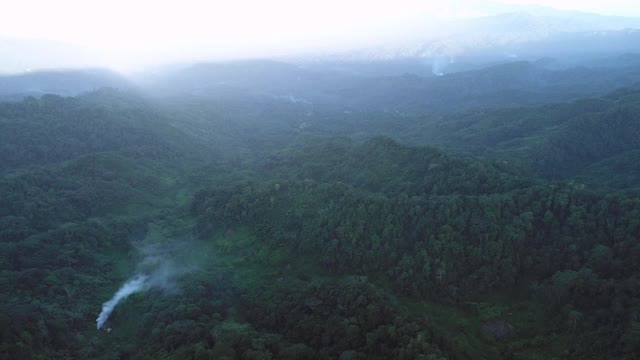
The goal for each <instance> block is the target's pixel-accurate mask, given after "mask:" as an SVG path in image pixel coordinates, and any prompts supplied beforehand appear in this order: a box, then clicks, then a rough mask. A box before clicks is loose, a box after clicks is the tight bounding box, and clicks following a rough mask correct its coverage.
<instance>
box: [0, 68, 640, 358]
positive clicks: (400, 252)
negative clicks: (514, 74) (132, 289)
mask: <svg viewBox="0 0 640 360" xmlns="http://www.w3.org/2000/svg"><path fill="white" fill-rule="evenodd" d="M514 66H515V67H518V66H524V65H522V64H520V65H514ZM280 70H281V71H282V72H287V71H289V70H288V69H286V68H285V69H280ZM494 70H495V69H494ZM502 70H504V69H502ZM507 70H508V69H507ZM253 75H255V74H253ZM253 75H252V76H253ZM472 75H473V74H472ZM475 75H477V74H475ZM465 76H469V75H459V77H460V79H461V80H460V81H461V83H465V81H468V79H466V80H465V79H464V77H465ZM267 78H268V77H267ZM498 78H499V77H498ZM268 79H271V78H268ZM402 81H405V82H407V83H412V82H415V81H417V80H416V79H411V78H406V79H403V80H402ZM483 81H489V82H490V81H491V79H484V80H482V81H480V82H479V85H478V86H482V84H484V82H483ZM418 82H419V81H418ZM417 85H420V84H417ZM417 85H416V86H417ZM451 91H453V90H451ZM471 95H473V94H471ZM512 95H514V96H517V95H518V94H512ZM474 96H475V95H474ZM257 98H260V97H257ZM472 98H473V96H472ZM638 99H639V97H638V93H637V92H634V91H621V92H618V93H615V94H612V95H610V96H607V97H603V98H600V99H591V100H584V101H578V102H575V103H572V104H560V105H547V106H542V107H536V108H517V109H503V110H495V111H486V112H482V111H469V112H466V113H463V114H455V115H447V116H444V117H442V118H433V119H432V121H431V120H429V121H425V118H424V117H415V118H414V117H408V116H405V115H398V114H396V115H397V116H396V115H393V116H391V118H393V119H395V120H398V119H403V120H405V121H406V123H397V122H396V123H391V122H389V119H390V117H389V116H388V113H385V114H387V115H381V114H382V113H380V112H372V113H370V114H373V115H371V117H369V115H370V114H365V113H363V112H361V113H357V112H356V113H348V114H347V113H342V115H340V116H342V117H338V116H337V115H336V114H339V113H340V112H336V110H335V109H330V108H329V109H314V111H315V112H313V113H309V112H307V110H308V109H309V107H310V106H311V105H309V104H302V105H301V104H295V105H286V106H285V105H282V104H281V103H278V102H273V101H267V100H264V98H262V100H256V99H255V98H254V99H251V100H246V99H245V100H238V99H235V100H234V101H226V100H224V99H218V100H216V101H211V102H208V101H204V100H202V99H200V100H194V99H191V98H189V99H188V100H186V99H178V98H173V99H170V100H168V101H167V102H166V103H164V104H163V105H162V106H160V105H158V104H157V103H153V102H150V101H147V100H143V99H140V98H139V97H136V96H134V95H132V94H129V93H123V92H114V91H101V92H97V93H93V94H87V95H84V96H82V97H78V98H60V97H55V96H44V97H43V98H42V99H40V100H35V99H27V100H25V101H23V102H21V103H15V104H0V130H1V131H0V140H2V141H1V142H0V144H1V145H0V148H1V151H0V157H1V158H2V159H1V160H2V165H0V167H1V169H2V171H3V173H4V175H3V176H2V178H0V298H1V299H2V300H1V301H0V359H57V358H60V359H62V358H64V359H67V358H85V359H114V358H128V359H156V358H166V359H430V360H435V359H438V360H439V359H444V358H452V359H478V358H486V359H493V358H496V359H499V358H513V359H549V358H575V359H602V358H622V359H633V358H637V357H638V354H639V353H640V342H638V336H640V335H639V334H640V308H639V307H638V305H637V304H638V303H639V302H640V290H639V289H640V288H639V287H638V280H639V278H640V273H639V272H638V269H640V245H639V243H638V239H640V220H639V219H640V199H639V198H638V197H637V195H635V194H633V193H631V192H628V193H624V194H606V193H601V192H595V191H592V190H588V189H585V187H584V186H583V185H579V184H576V183H573V182H560V183H549V182H546V181H544V180H541V179H535V178H533V177H532V176H530V175H528V173H527V170H522V169H526V166H530V168H531V169H533V171H536V172H537V173H538V174H541V175H544V176H547V177H574V176H577V177H578V179H580V181H582V179H584V182H586V183H591V184H599V186H597V187H596V186H595V185H594V186H593V188H594V189H597V190H600V189H602V188H606V187H607V186H611V187H616V188H618V189H628V188H630V187H633V186H637V183H636V181H637V179H638V178H640V176H638V174H637V171H636V170H637V169H636V168H637V166H635V165H634V164H635V159H636V158H637V157H638V156H637V152H638V151H640V150H638V145H639V144H638V140H637V138H638V136H637V135H638V134H637V132H638V128H637V124H636V121H635V120H636V115H637V113H638V107H637V103H638ZM203 101H204V103H203ZM325 115H327V116H328V117H329V119H328V120H327V121H326V122H325V123H321V120H322V119H324V117H325ZM343 115H344V116H343ZM331 116H334V117H331ZM363 117H366V118H367V119H366V120H363V121H366V124H369V125H371V127H370V128H366V129H363V127H362V126H361V125H362V124H363V123H359V122H358V121H360V120H362V119H361V118H363ZM345 119H346V120H345ZM358 119H359V120H358ZM338 120H345V121H344V122H340V121H338ZM336 133H337V134H343V135H344V134H347V135H353V136H354V137H356V138H358V139H362V138H369V137H371V135H375V134H379V133H386V134H395V135H396V136H397V137H399V138H401V139H403V140H411V141H414V142H421V143H436V144H439V145H441V146H443V147H446V148H449V149H453V150H455V152H456V153H457V154H458V155H459V154H461V153H466V154H477V155H484V156H491V157H495V158H494V159H483V158H471V157H461V156H458V155H451V154H450V153H447V152H445V151H442V150H438V149H436V148H432V147H413V146H407V145H403V144H400V143H398V142H396V141H395V140H392V139H391V138H389V137H373V138H371V139H368V140H366V141H363V142H359V141H357V140H356V141H354V140H349V139H346V138H317V137H313V138H311V137H309V136H308V135H326V134H336ZM213 149H215V150H216V151H213ZM609 160H610V161H609ZM514 164H518V166H515V165H514ZM609 171H615V176H611V174H609ZM604 178H606V179H604ZM202 187H204V189H202ZM141 243H144V244H146V245H149V244H151V245H158V246H160V245H162V246H166V247H167V248H169V249H171V251H169V253H170V254H171V256H172V257H174V260H176V259H179V260H180V261H184V262H185V263H188V264H189V265H190V267H189V268H188V271H186V272H185V273H184V274H183V276H182V277H181V278H180V280H179V284H178V285H176V286H175V288H171V289H169V288H166V289H160V288H154V289H151V290H149V291H147V292H144V293H140V294H134V295H132V296H131V297H130V298H129V299H127V300H126V301H125V302H123V303H122V304H120V305H119V307H118V308H117V309H116V310H115V311H114V313H113V314H112V317H111V318H110V320H109V321H110V323H109V327H111V328H112V331H111V332H106V331H97V330H95V318H96V316H97V314H98V312H99V310H100V306H101V304H102V303H103V302H104V301H106V300H108V299H109V298H110V297H111V296H112V295H113V293H114V292H115V291H116V290H117V289H118V287H119V286H120V285H121V284H122V283H123V281H125V280H126V279H127V278H129V277H130V276H131V275H132V274H133V273H135V271H136V269H137V267H136V264H138V262H139V261H140V260H141V257H143V256H144V251H143V250H142V248H143V247H142V246H140V244H141ZM176 261H177V260H176ZM491 324H501V326H502V327H503V328H507V329H511V328H513V329H512V333H510V334H509V336H505V337H504V338H499V339H498V338H496V337H494V336H493V335H492V334H490V333H487V331H486V329H487V328H488V327H490V325H491ZM483 329H485V330H483ZM510 331H511V330H510Z"/></svg>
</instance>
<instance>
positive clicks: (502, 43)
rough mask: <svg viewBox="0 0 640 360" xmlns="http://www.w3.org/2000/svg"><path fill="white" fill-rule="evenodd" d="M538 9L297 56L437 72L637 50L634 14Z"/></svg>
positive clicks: (639, 33) (339, 64) (337, 64)
mask: <svg viewBox="0 0 640 360" xmlns="http://www.w3.org/2000/svg"><path fill="white" fill-rule="evenodd" d="M543 9H544V8H540V9H538V10H537V11H536V8H533V11H532V12H512V13H504V14H499V15H494V16H486V17H479V18H474V19H465V20H464V21H463V20H456V21H449V22H443V23H436V24H430V25H428V26H425V28H424V29H423V30H421V31H422V33H424V35H423V36H422V35H420V34H416V35H415V36H414V38H413V39H412V40H407V41H399V42H397V43H394V44H388V45H385V46H379V47H372V48H366V49H359V50H353V51H348V52H343V53H334V54H325V55H322V56H316V57H306V58H300V59H299V61H300V62H301V63H303V64H309V65H311V66H314V65H315V66H327V65H328V64H329V65H333V68H334V69H339V70H346V71H352V72H355V71H359V70H358V69H355V68H354V67H353V66H350V64H353V63H358V64H359V63H365V64H368V65H367V67H365V73H366V72H367V71H368V72H369V73H371V72H372V71H371V70H372V69H374V68H375V69H377V70H378V73H380V72H385V71H386V72H387V74H389V73H390V72H389V71H392V72H395V73H398V71H401V67H400V68H399V67H398V66H396V67H393V66H389V65H388V64H389V63H393V62H404V63H405V64H406V63H410V64H411V66H413V67H417V68H420V67H427V68H429V70H430V71H431V73H433V74H434V75H442V74H445V73H450V72H456V71H460V70H468V69H470V68H474V66H476V67H477V66H478V65H480V64H487V63H496V62H504V61H514V60H516V59H520V60H533V59H537V58H541V57H555V58H561V59H562V60H566V61H569V62H574V63H575V62H580V61H584V60H586V59H592V58H597V57H603V56H611V55H613V54H619V53H629V52H639V51H640V30H639V29H640V19H639V18H627V17H612V16H600V15H594V14H586V13H579V12H569V11H556V10H548V9H547V10H543ZM372 63H373V64H376V63H377V64H387V65H386V66H377V67H376V66H374V65H372ZM474 64H475V65H474ZM419 71H422V72H423V73H425V74H426V73H427V71H426V69H422V70H419Z"/></svg>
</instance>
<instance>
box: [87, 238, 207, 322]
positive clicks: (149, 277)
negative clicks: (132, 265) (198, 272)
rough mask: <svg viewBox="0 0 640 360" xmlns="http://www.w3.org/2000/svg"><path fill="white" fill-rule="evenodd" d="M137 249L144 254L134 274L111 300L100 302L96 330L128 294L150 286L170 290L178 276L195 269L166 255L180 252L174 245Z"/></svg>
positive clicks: (193, 266)
mask: <svg viewBox="0 0 640 360" xmlns="http://www.w3.org/2000/svg"><path fill="white" fill-rule="evenodd" d="M138 250H139V251H140V252H141V253H142V254H143V255H144V258H143V260H142V261H141V262H140V264H139V265H138V270H137V271H136V275H134V276H132V277H131V278H129V280H127V281H126V282H125V283H124V284H123V285H122V286H121V287H120V289H118V291H116V293H115V294H114V295H113V297H112V298H111V300H109V301H107V302H105V303H104V304H102V311H101V312H100V315H98V318H97V319H96V323H97V327H98V330H100V329H101V328H102V327H103V326H104V324H105V322H106V321H107V320H108V319H109V316H110V315H111V313H112V312H113V310H114V309H115V307H116V306H117V305H118V304H119V303H120V302H121V301H123V300H125V299H127V298H128V297H129V296H131V295H133V294H135V293H138V292H144V291H147V290H149V289H152V288H156V289H162V290H166V291H172V290H175V289H176V288H177V282H178V280H179V278H180V277H181V276H182V275H184V274H186V273H188V272H191V271H194V270H195V265H194V264H190V265H179V264H177V263H176V260H175V259H173V258H170V257H168V256H169V255H167V254H172V253H173V254H174V257H176V256H177V255H175V254H176V253H180V252H181V251H180V250H181V249H179V248H177V247H176V246H174V247H172V248H163V247H161V246H157V245H149V246H144V247H139V248H138Z"/></svg>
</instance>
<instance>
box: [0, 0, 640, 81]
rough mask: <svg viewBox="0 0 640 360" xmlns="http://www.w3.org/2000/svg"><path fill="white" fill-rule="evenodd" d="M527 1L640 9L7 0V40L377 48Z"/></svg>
mask: <svg viewBox="0 0 640 360" xmlns="http://www.w3.org/2000/svg"><path fill="white" fill-rule="evenodd" d="M527 3H535V4H536V5H543V6H548V7H553V8H559V9H563V10H580V11H585V12H595V13H601V14H607V15H625V16H634V15H640V7H638V6H637V4H636V2H635V1H633V0H614V1H578V0H571V1H553V0H538V1H526V0H524V1H518V0H505V1H502V2H483V1H474V0H469V1H448V2H440V1H421V0H398V1H364V0H353V1H338V0H325V1H300V0H274V1H250V0H237V1H203V0H182V1H152V0H140V1H126V0H112V1H87V0H59V1H48V0H22V1H5V3H4V4H3V6H2V11H1V12H0V37H5V38H18V39H25V38H27V39H41V40H52V41H58V42H64V43H67V44H71V45H73V46H76V47H78V48H82V49H86V50H87V51H88V53H91V54H92V56H93V57H94V58H95V59H99V60H94V61H95V62H97V63H98V64H99V65H104V66H110V67H113V68H117V69H130V68H135V67H139V66H142V65H148V64H160V63H170V62H179V61H187V60H199V59H209V58H221V59H224V58H243V57H255V56H278V55H286V54H294V53H305V52H322V51H335V50H342V49H350V48H354V47H358V46H368V45H375V44H379V43H384V42H386V41H390V40H394V39H396V38H402V37H405V36H409V35H412V36H416V32H417V31H425V32H426V31H428V29H429V26H430V25H431V29H433V28H437V25H436V24H437V23H438V21H440V20H443V19H452V18H469V17H477V16H483V15H491V14H495V13H497V12H502V11H508V10H510V9H511V7H513V5H522V4H527ZM510 6H511V7H510Z"/></svg>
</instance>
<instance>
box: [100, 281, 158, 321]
mask: <svg viewBox="0 0 640 360" xmlns="http://www.w3.org/2000/svg"><path fill="white" fill-rule="evenodd" d="M148 280H149V276H147V275H136V276H134V277H133V278H131V279H129V280H127V282H125V283H124V285H122V287H120V289H119V290H118V291H117V292H116V293H115V295H113V297H112V298H111V300H109V301H107V302H105V303H104V304H102V312H100V315H98V318H97V319H96V322H97V323H98V330H100V329H101V328H102V326H104V323H105V322H106V321H107V320H108V319H109V315H111V312H113V309H114V308H115V307H116V306H117V305H118V303H120V301H122V300H124V299H126V298H128V297H129V296H130V295H132V294H134V293H137V292H140V291H144V290H146V289H147V288H148V287H149V284H148Z"/></svg>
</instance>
